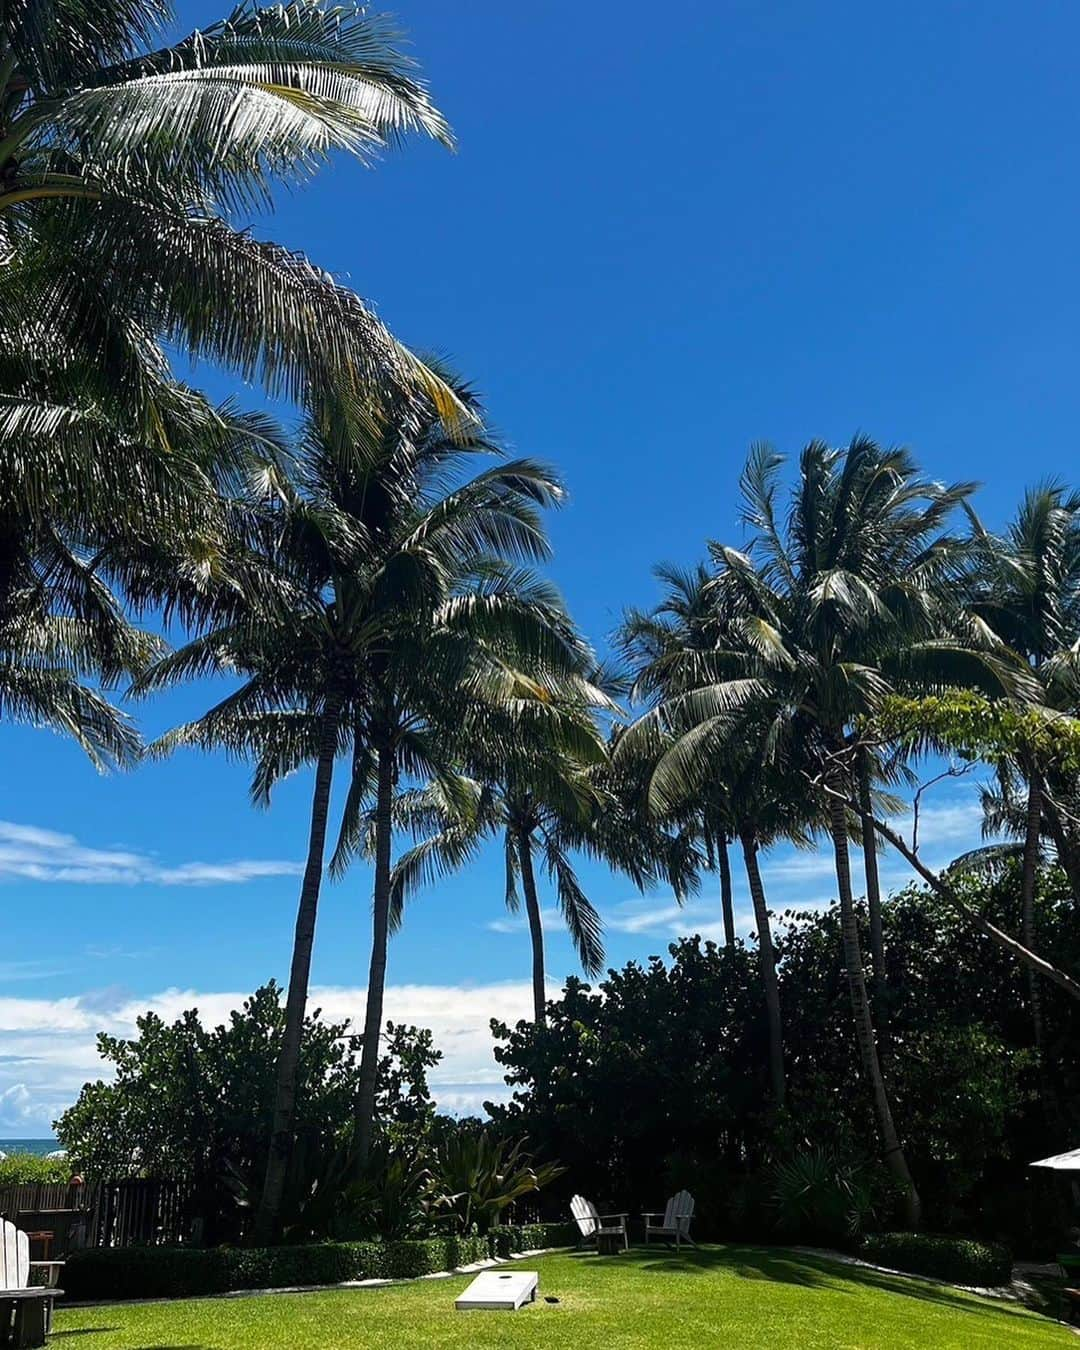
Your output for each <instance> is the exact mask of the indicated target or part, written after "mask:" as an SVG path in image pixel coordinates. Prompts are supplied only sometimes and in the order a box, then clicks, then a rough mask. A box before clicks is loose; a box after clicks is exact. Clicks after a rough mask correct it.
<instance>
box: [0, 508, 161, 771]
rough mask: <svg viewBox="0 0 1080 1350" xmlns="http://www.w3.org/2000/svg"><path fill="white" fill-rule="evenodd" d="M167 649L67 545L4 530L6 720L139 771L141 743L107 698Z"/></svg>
mask: <svg viewBox="0 0 1080 1350" xmlns="http://www.w3.org/2000/svg"><path fill="white" fill-rule="evenodd" d="M160 645H161V644H160V643H159V642H158V641H157V640H156V639H155V638H153V637H152V636H151V635H150V634H147V633H143V632H140V631H139V630H138V629H137V628H135V627H133V626H132V624H131V623H129V622H128V620H127V619H126V618H125V616H124V613H123V610H122V608H121V606H120V603H119V601H118V600H117V599H116V597H115V596H114V594H113V593H112V591H111V590H110V589H109V587H108V586H107V585H106V584H105V582H104V581H103V580H102V579H101V578H100V577H99V576H98V575H96V573H95V571H94V569H93V567H92V566H91V565H90V564H89V562H88V561H87V560H86V559H85V558H83V557H81V556H79V555H78V554H77V553H76V552H75V551H74V550H73V549H72V548H71V547H70V545H69V543H68V541H67V540H65V539H64V538H63V536H62V535H60V534H59V533H58V532H56V531H54V530H52V529H49V528H47V527H41V528H39V529H38V530H37V531H35V532H33V533H31V532H29V531H23V530H19V531H12V530H10V529H5V528H4V527H3V522H2V521H0V718H4V719H6V720H8V721H15V722H26V723H30V724H31V725H33V726H39V727H49V728H51V729H52V730H54V731H57V732H59V733H60V734H62V735H66V736H70V737H71V738H72V739H73V740H74V741H75V742H76V743H77V744H78V745H79V746H80V747H81V748H82V749H83V751H84V752H85V753H86V755H87V756H88V757H89V759H90V761H91V762H92V763H93V764H94V765H95V766H96V767H97V768H98V769H101V770H104V769H107V768H110V767H113V766H129V765H131V764H133V763H134V762H135V760H136V759H137V757H138V754H139V750H140V740H139V736H138V733H137V732H136V730H135V727H134V724H133V723H132V722H131V719H130V718H129V717H127V716H126V715H125V714H124V713H122V712H120V711H119V710H118V709H117V708H116V707H115V706H114V705H113V704H112V703H111V702H110V701H109V699H108V697H107V692H108V691H109V690H110V689H114V688H116V687H117V685H118V684H119V683H120V682H121V681H126V680H127V679H130V677H132V676H134V675H138V674H139V673H140V672H141V671H142V670H143V669H144V668H145V667H146V665H147V663H148V662H149V661H150V660H151V659H152V658H153V657H154V656H156V655H158V654H159V652H160ZM90 681H92V683H91V682H90Z"/></svg>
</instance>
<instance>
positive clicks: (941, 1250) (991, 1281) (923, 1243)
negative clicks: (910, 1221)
mask: <svg viewBox="0 0 1080 1350" xmlns="http://www.w3.org/2000/svg"><path fill="white" fill-rule="evenodd" d="M859 1255H860V1256H862V1257H863V1258H864V1259H865V1260H867V1261H872V1262H873V1263H874V1264H875V1265H878V1266H890V1267H891V1268H892V1269H893V1270H906V1271H908V1272H909V1273H910V1274H912V1275H928V1276H930V1277H931V1279H936V1280H948V1281H949V1282H950V1283H952V1284H971V1285H977V1286H979V1287H980V1288H986V1287H989V1286H994V1285H1000V1284H1008V1282H1009V1279H1010V1278H1011V1276H1012V1253H1011V1252H1010V1251H1009V1249H1008V1247H1005V1246H1003V1245H1002V1244H1001V1243H1000V1242H976V1241H975V1240H974V1238H958V1237H945V1236H943V1235H938V1234H935V1233H869V1234H868V1235H867V1236H866V1237H864V1238H863V1240H862V1242H861V1243H860V1244H859Z"/></svg>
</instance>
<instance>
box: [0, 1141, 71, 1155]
mask: <svg viewBox="0 0 1080 1350" xmlns="http://www.w3.org/2000/svg"><path fill="white" fill-rule="evenodd" d="M59 1147H60V1144H59V1142H58V1141H57V1140H56V1139H0V1153H52V1151H53V1150H54V1149H57V1148H59Z"/></svg>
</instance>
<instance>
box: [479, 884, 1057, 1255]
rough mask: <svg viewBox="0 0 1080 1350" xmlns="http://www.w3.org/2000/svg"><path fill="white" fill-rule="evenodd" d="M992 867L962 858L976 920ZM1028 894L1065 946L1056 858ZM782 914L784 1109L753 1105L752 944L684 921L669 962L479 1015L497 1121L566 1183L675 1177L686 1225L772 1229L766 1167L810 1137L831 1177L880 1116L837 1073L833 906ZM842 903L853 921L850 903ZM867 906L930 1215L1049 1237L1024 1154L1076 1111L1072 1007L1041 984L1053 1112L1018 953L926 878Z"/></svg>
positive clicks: (958, 1226) (625, 1200)
mask: <svg viewBox="0 0 1080 1350" xmlns="http://www.w3.org/2000/svg"><path fill="white" fill-rule="evenodd" d="M1007 866H1008V872H1007V874H1003V875H1001V876H1000V877H998V878H997V879H995V880H993V881H991V882H987V880H986V879H985V878H980V877H974V876H969V877H966V878H963V879H958V880H957V883H956V884H957V885H958V886H960V887H961V888H962V891H963V898H964V901H965V904H967V905H970V906H973V907H977V908H978V910H979V911H980V912H982V913H984V914H986V915H987V917H988V918H989V920H990V921H993V922H998V923H1000V922H1001V921H1002V919H1003V918H1005V917H1006V916H1007V915H1008V914H1009V912H1010V908H1011V906H1013V905H1014V896H1015V887H1016V884H1017V878H1018V876H1019V870H1020V869H1019V864H1018V863H1017V864H1011V863H1010V864H1008V865H1007ZM1036 896H1037V899H1036V906H1037V912H1038V915H1039V924H1040V927H1041V928H1042V929H1043V931H1045V932H1047V933H1048V934H1050V935H1051V939H1052V941H1053V943H1054V944H1055V947H1056V949H1057V950H1059V951H1060V952H1061V953H1062V956H1063V959H1064V960H1066V961H1070V962H1071V961H1072V960H1074V959H1075V958H1076V955H1077V953H1078V952H1080V946H1078V943H1080V927H1078V921H1077V915H1076V911H1075V907H1074V906H1073V904H1072V901H1071V897H1070V894H1069V890H1068V887H1067V886H1066V885H1065V882H1064V878H1063V876H1062V875H1061V873H1060V872H1058V871H1057V870H1056V869H1048V870H1045V871H1043V872H1040V875H1039V882H1038V886H1037V891H1036ZM785 919H786V922H785V923H784V924H783V925H781V927H780V931H779V932H778V935H777V953H778V978H779V982H780V995H781V998H782V999H783V1004H784V1009H785V1022H784V1048H785V1060H786V1069H787V1110H786V1112H785V1113H784V1116H783V1117H782V1118H780V1119H779V1120H777V1119H775V1118H770V1113H769V1110H768V1104H769V1097H770V1085H769V1081H768V1077H767V1075H766V1074H765V1072H764V1066H765V1064H766V1062H767V1061H766V1055H765V1023H764V1017H763V1003H762V991H761V981H760V977H759V975H758V972H757V971H756V969H755V964H754V961H753V958H752V954H751V953H749V952H747V951H746V949H745V948H744V947H743V946H742V944H741V943H737V944H736V947H735V948H734V950H732V951H729V950H727V949H726V948H725V949H719V950H718V949H717V948H715V947H713V946H712V945H711V944H705V943H702V942H701V941H700V939H686V940H684V941H682V942H680V943H678V944H675V945H674V946H673V947H672V948H670V959H669V960H667V961H663V962H661V961H659V960H654V961H652V962H650V963H649V965H648V966H647V967H645V968H644V969H643V968H642V967H641V966H640V965H638V964H637V963H633V962H632V963H630V964H629V965H628V966H626V967H625V968H624V969H623V970H621V971H615V972H611V973H610V974H609V976H608V978H607V979H606V980H605V981H604V983H603V984H602V985H601V986H600V987H599V989H597V990H590V989H588V988H587V987H586V986H583V985H581V984H580V983H579V982H578V981H575V980H570V981H568V982H567V985H566V988H565V990H564V993H563V996H562V998H561V999H556V1000H553V1001H552V1002H551V1003H550V1005H549V1009H548V1020H547V1023H546V1025H544V1026H543V1027H538V1026H536V1025H534V1024H532V1023H520V1024H519V1025H518V1026H517V1028H514V1029H511V1028H508V1027H503V1026H496V1027H495V1033H496V1037H497V1040H498V1044H497V1047H496V1057H497V1058H498V1059H499V1061H500V1062H501V1063H502V1064H503V1065H504V1067H505V1069H506V1072H507V1079H508V1082H509V1083H510V1085H511V1087H512V1088H513V1100H512V1101H511V1102H510V1103H509V1104H507V1105H498V1104H496V1105H493V1106H492V1108H491V1109H492V1110H493V1112H494V1115H495V1119H496V1122H497V1124H498V1126H499V1128H500V1129H505V1130H506V1131H507V1132H508V1133H509V1134H510V1135H511V1136H514V1137H516V1136H518V1135H520V1134H522V1133H527V1134H528V1135H529V1137H530V1138H531V1139H532V1140H534V1141H537V1142H539V1143H541V1144H542V1145H543V1147H544V1148H545V1150H547V1151H550V1152H551V1153H553V1154H555V1155H556V1156H558V1157H560V1158H561V1159H562V1161H563V1162H564V1163H565V1164H566V1165H567V1166H568V1168H569V1173H568V1180H567V1181H566V1182H565V1184H564V1189H565V1188H568V1187H570V1181H571V1180H572V1182H573V1185H572V1188H571V1189H573V1190H580V1191H584V1192H585V1193H588V1194H593V1195H595V1196H596V1197H598V1201H599V1202H601V1203H602V1204H603V1205H604V1206H608V1205H610V1206H611V1207H612V1208H615V1209H621V1208H632V1207H634V1206H644V1207H650V1206H652V1205H654V1204H656V1203H657V1196H658V1194H659V1195H660V1196H662V1195H663V1194H664V1193H670V1188H671V1187H677V1186H679V1185H683V1184H686V1185H690V1186H691V1189H692V1190H693V1191H694V1194H695V1196H696V1197H697V1199H698V1202H699V1210H700V1217H701V1221H702V1231H703V1232H707V1233H708V1232H711V1233H712V1234H714V1235H715V1236H718V1237H719V1236H728V1237H741V1238H748V1237H758V1238H762V1237H765V1236H767V1235H768V1234H769V1233H771V1232H773V1231H774V1228H773V1225H774V1224H775V1222H776V1220H777V1218H778V1217H780V1216H779V1215H778V1212H777V1210H776V1208H775V1206H773V1205H772V1204H771V1203H769V1192H770V1189H771V1187H772V1185H773V1180H774V1177H775V1173H776V1168H777V1166H778V1165H782V1164H784V1163H787V1162H793V1161H794V1160H796V1159H797V1158H798V1157H799V1156H800V1155H802V1154H805V1153H807V1152H808V1151H809V1152H814V1151H818V1150H827V1151H828V1152H829V1154H830V1155H831V1156H833V1157H834V1158H835V1159H837V1160H838V1169H837V1173H838V1174H839V1173H843V1172H845V1171H850V1172H853V1173H854V1172H859V1173H861V1172H862V1171H863V1170H864V1164H865V1151H866V1141H867V1140H868V1139H869V1138H871V1137H872V1136H873V1132H874V1126H875V1119H874V1112H873V1106H872V1103H871V1102H870V1101H869V1100H868V1099H867V1098H866V1097H865V1096H864V1095H863V1094H860V1093H852V1092H851V1091H850V1083H851V1081H852V1077H853V1075H855V1074H857V1072H858V1069H859V1060H858V1052H857V1047H856V1046H855V1045H854V1043H853V1041H852V1039H851V1036H850V1031H849V1029H850V1017H851V1012H850V994H849V991H848V988H847V980H846V974H845V971H844V969H843V966H842V965H841V964H840V963H838V962H837V959H836V953H837V949H838V947H839V945H840V942H841V926H842V922H843V918H842V914H841V912H840V909H839V907H838V906H833V907H832V908H830V909H828V910H826V911H822V912H816V911H809V912H806V913H802V914H789V915H787V916H785ZM856 921H857V923H858V925H859V930H860V937H861V938H863V939H865V937H866V935H867V933H868V931H869V917H868V914H867V912H866V910H865V908H864V907H863V906H862V905H858V906H856ZM883 921H884V924H885V937H886V953H887V959H888V962H889V969H888V980H889V987H890V989H892V990H893V991H894V993H895V1000H894V1010H893V1019H892V1024H891V1035H892V1045H893V1055H892V1058H891V1068H892V1073H891V1078H890V1086H891V1090H892V1092H893V1094H894V1100H895V1102H896V1111H897V1114H898V1122H899V1125H900V1128H902V1129H903V1132H904V1135H905V1137H906V1138H907V1139H908V1140H909V1141H910V1143H909V1150H908V1151H909V1157H910V1165H911V1168H912V1172H913V1175H914V1176H915V1178H916V1181H917V1184H918V1186H919V1189H920V1191H921V1192H922V1193H923V1194H925V1196H926V1223H927V1225H928V1226H930V1227H931V1228H933V1229H937V1230H939V1231H946V1230H949V1231H958V1232H967V1233H978V1234H980V1235H982V1236H984V1237H987V1238H995V1239H998V1238H1002V1237H1005V1238H1007V1239H1009V1240H1011V1241H1013V1242H1014V1243H1015V1244H1016V1245H1017V1249H1018V1250H1019V1249H1024V1248H1026V1249H1028V1250H1041V1249H1042V1247H1043V1246H1044V1245H1045V1244H1047V1243H1049V1244H1050V1250H1051V1251H1052V1250H1053V1247H1052V1243H1053V1240H1054V1239H1053V1232H1054V1231H1055V1230H1054V1225H1055V1224H1056V1223H1057V1221H1058V1217H1059V1216H1057V1215H1056V1213H1055V1212H1054V1211H1053V1209H1052V1207H1050V1208H1047V1209H1045V1210H1039V1209H1038V1206H1039V1205H1040V1204H1041V1203H1042V1202H1041V1199H1040V1195H1039V1192H1038V1190H1037V1188H1034V1187H1033V1186H1032V1184H1031V1177H1030V1174H1029V1172H1028V1170H1027V1165H1028V1164H1029V1163H1030V1161H1031V1159H1032V1158H1034V1157H1038V1156H1041V1155H1042V1154H1044V1153H1047V1152H1052V1151H1054V1150H1055V1149H1058V1148H1062V1149H1063V1148H1066V1147H1068V1144H1069V1142H1070V1140H1071V1139H1072V1136H1073V1134H1074V1133H1075V1130H1076V1128H1077V1127H1078V1125H1080V1116H1078V1112H1080V1061H1078V1059H1077V1056H1076V1053H1075V1045H1076V1040H1075V1037H1076V1035H1077V1031H1078V1025H1077V1019H1078V1017H1080V1004H1077V1003H1076V1002H1075V1001H1074V1000H1072V999H1070V998H1068V997H1067V996H1065V995H1064V994H1063V993H1062V992H1060V991H1059V990H1057V989H1056V988H1048V989H1047V991H1046V999H1045V1006H1046V1012H1047V1035H1048V1042H1049V1045H1050V1047H1051V1051H1052V1053H1053V1054H1054V1055H1055V1062H1056V1063H1059V1064H1060V1065H1061V1073H1060V1076H1059V1078H1058V1080H1057V1083H1056V1085H1055V1090H1056V1092H1057V1094H1058V1098H1059V1110H1058V1112H1057V1113H1056V1114H1057V1117H1058V1122H1057V1124H1055V1125H1053V1126H1052V1128H1049V1129H1048V1125H1047V1121H1048V1116H1047V1113H1046V1112H1045V1110H1044V1109H1043V1107H1042V1105H1041V1098H1042V1093H1043V1092H1044V1091H1045V1086H1044V1084H1043V1081H1042V1079H1041V1077H1040V1075H1039V1074H1038V1072H1037V1070H1036V1064H1035V1058H1034V1053H1033V1052H1034V1039H1033V1032H1032V1026H1031V1021H1030V1018H1029V1017H1028V1016H1027V1014H1026V1011H1025V1005H1024V986H1025V982H1024V976H1023V973H1022V971H1021V970H1020V968H1019V966H1018V965H1017V963H1016V961H1015V959H1014V958H1013V957H1012V956H1011V955H1010V954H1009V953H1007V952H1005V951H1003V950H1001V949H998V948H996V947H985V946H982V945H978V944H975V943H973V942H972V940H971V927H970V923H969V921H968V920H967V919H966V918H965V916H964V914H963V913H962V912H961V911H959V910H957V909H955V908H953V907H952V906H950V905H948V904H946V903H945V902H944V901H943V900H942V899H941V898H940V897H938V896H936V895H935V894H934V893H933V892H932V891H930V890H927V889H925V888H918V887H915V886H912V887H908V888H906V889H905V890H903V891H901V892H900V893H899V894H897V895H894V896H893V897H892V898H891V900H890V902H889V903H888V904H887V905H885V906H883ZM628 1102H629V1103H631V1104H632V1107H633V1109H632V1110H628V1109H627V1103H628ZM558 1187H559V1183H556V1189H558ZM893 1190H894V1191H895V1184H894V1185H893ZM568 1193H569V1192H568ZM874 1194H875V1197H876V1199H875V1207H876V1208H877V1211H878V1219H879V1220H880V1221H881V1222H888V1221H889V1220H890V1218H891V1215H890V1213H889V1209H890V1206H889V1205H888V1204H886V1203H884V1200H885V1193H884V1192H883V1191H882V1190H881V1188H880V1186H879V1184H878V1183H877V1182H876V1181H875V1183H874ZM803 1236H804V1237H809V1236H811V1235H810V1234H809V1233H806V1234H803Z"/></svg>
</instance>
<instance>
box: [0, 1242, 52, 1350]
mask: <svg viewBox="0 0 1080 1350" xmlns="http://www.w3.org/2000/svg"><path fill="white" fill-rule="evenodd" d="M39 1264H44V1265H47V1266H48V1267H50V1273H51V1268H52V1267H53V1266H54V1265H56V1264H58V1263H55V1262H45V1263H39ZM61 1293H63V1290H61V1289H57V1288H56V1286H55V1277H54V1278H53V1283H52V1285H51V1287H46V1286H44V1285H31V1283H30V1239H29V1238H28V1237H27V1235H26V1234H25V1233H23V1232H21V1231H20V1230H19V1229H18V1228H16V1227H15V1225H14V1224H13V1223H9V1222H8V1221H7V1220H6V1219H0V1346H17V1347H18V1350H29V1348H30V1347H33V1346H39V1345H44V1344H45V1338H46V1337H47V1336H48V1334H49V1328H50V1324H51V1322H52V1305H53V1299H54V1298H56V1296H57V1295H58V1294H61Z"/></svg>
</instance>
